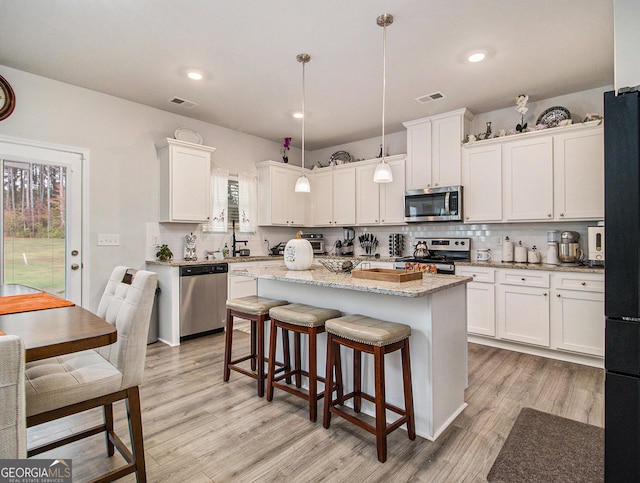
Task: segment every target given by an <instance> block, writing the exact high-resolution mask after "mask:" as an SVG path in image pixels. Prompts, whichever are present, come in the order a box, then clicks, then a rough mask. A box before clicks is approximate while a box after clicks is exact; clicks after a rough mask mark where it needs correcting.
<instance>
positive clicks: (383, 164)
mask: <svg viewBox="0 0 640 483" xmlns="http://www.w3.org/2000/svg"><path fill="white" fill-rule="evenodd" d="M376 23H377V24H378V25H379V26H380V27H382V144H381V148H382V152H381V154H382V159H381V160H380V164H378V166H376V170H375V171H374V173H373V181H374V182H375V183H391V182H392V181H393V173H392V172H391V166H389V164H388V163H387V161H386V160H385V159H384V156H385V144H384V111H385V101H386V89H387V26H389V25H391V24H392V23H393V15H390V14H388V13H385V14H383V15H380V16H379V17H378V18H377V19H376Z"/></svg>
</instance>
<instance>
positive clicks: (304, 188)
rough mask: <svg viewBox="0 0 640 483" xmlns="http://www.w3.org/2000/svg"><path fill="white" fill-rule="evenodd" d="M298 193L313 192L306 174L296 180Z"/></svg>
mask: <svg viewBox="0 0 640 483" xmlns="http://www.w3.org/2000/svg"><path fill="white" fill-rule="evenodd" d="M295 191H296V193H310V192H311V184H310V183H309V178H307V177H306V176H305V175H304V174H303V175H301V176H300V177H298V179H297V180H296V188H295Z"/></svg>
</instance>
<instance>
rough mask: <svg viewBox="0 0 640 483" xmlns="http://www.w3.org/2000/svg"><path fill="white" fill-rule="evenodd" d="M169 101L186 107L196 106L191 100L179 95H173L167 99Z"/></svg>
mask: <svg viewBox="0 0 640 483" xmlns="http://www.w3.org/2000/svg"><path fill="white" fill-rule="evenodd" d="M169 102H171V103H172V104H177V105H178V106H182V107H186V108H187V109H191V108H192V107H196V106H197V105H198V104H196V103H195V102H193V101H188V100H187V99H182V98H181V97H173V98H171V99H169Z"/></svg>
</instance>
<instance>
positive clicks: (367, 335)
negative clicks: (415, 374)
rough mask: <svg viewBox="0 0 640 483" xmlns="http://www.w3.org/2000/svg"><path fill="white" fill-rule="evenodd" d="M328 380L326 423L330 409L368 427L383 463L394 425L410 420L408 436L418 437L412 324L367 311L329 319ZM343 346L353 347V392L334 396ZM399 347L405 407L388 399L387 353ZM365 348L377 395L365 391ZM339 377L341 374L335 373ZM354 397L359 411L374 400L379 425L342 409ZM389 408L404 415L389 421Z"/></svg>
mask: <svg viewBox="0 0 640 483" xmlns="http://www.w3.org/2000/svg"><path fill="white" fill-rule="evenodd" d="M325 330H326V331H327V372H326V375H327V383H326V385H325V392H326V393H327V394H328V396H327V397H325V400H324V417H323V426H324V427H325V428H329V426H330V424H331V413H334V414H337V415H338V416H342V417H343V418H345V419H346V420H347V421H350V422H352V423H353V424H355V425H356V426H358V427H360V428H363V429H366V430H367V431H369V432H370V433H372V434H375V435H376V446H377V450H378V460H379V461H380V462H381V463H384V462H385V461H386V460H387V435H388V434H389V433H390V432H391V431H393V430H394V429H397V428H399V427H400V426H402V425H403V424H404V423H407V433H408V435H409V439H411V440H414V439H415V438H416V427H415V419H414V415H413V388H412V386H411V362H410V359H409V336H410V335H411V327H409V326H408V325H405V324H398V323H395V322H386V321H384V320H378V319H373V318H371V317H365V316H364V315H345V316H344V317H338V318H336V319H331V320H327V321H326V323H325ZM340 346H344V347H349V348H351V349H353V386H354V388H353V392H350V393H349V394H344V395H341V394H338V395H337V397H336V398H335V399H334V398H333V397H332V390H333V387H332V385H333V377H331V376H332V375H333V372H334V370H335V371H340V370H341V369H340V367H341V364H340ZM398 349H400V351H401V357H402V380H403V387H404V409H401V408H399V407H397V406H394V405H391V404H389V403H387V402H386V399H385V377H384V356H385V355H386V354H390V353H391V352H394V351H396V350H398ZM362 352H366V353H368V354H373V358H374V378H375V397H372V396H371V395H369V394H366V393H364V392H362V389H361V385H362V381H361V364H362V362H361V361H362ZM336 377H338V375H337V374H336ZM352 398H353V409H354V411H355V412H356V413H359V412H360V406H361V403H362V398H364V399H366V400H367V401H370V402H372V403H374V404H375V406H376V417H375V419H376V425H375V426H372V425H370V424H367V423H365V422H364V421H362V420H361V419H359V418H358V417H356V416H354V415H352V414H349V413H347V412H345V411H343V410H342V409H341V408H339V406H343V405H344V403H345V401H347V400H349V399H352ZM387 409H389V410H390V411H393V412H394V413H396V414H399V415H400V416H401V417H400V418H398V419H397V420H396V421H394V422H393V423H391V424H389V425H387V419H386V410H387Z"/></svg>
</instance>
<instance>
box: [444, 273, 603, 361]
mask: <svg viewBox="0 0 640 483" xmlns="http://www.w3.org/2000/svg"><path fill="white" fill-rule="evenodd" d="M456 275H460V276H467V277H473V281H472V282H469V283H468V284H467V329H468V333H469V334H470V335H476V336H482V338H483V339H481V340H487V342H488V341H489V340H490V339H494V340H496V341H503V342H507V343H514V344H513V345H512V346H511V345H510V346H509V348H513V349H514V350H517V347H518V345H519V344H527V345H531V346H535V347H539V348H545V349H547V350H548V349H551V350H552V351H555V352H551V351H549V354H557V355H558V358H560V359H562V358H563V356H561V355H560V354H561V353H565V354H567V356H566V357H568V354H569V353H573V354H575V355H578V356H590V357H597V358H602V357H603V356H604V321H605V317H604V275H603V274H600V273H591V272H586V273H579V272H554V271H544V270H516V269H502V268H491V267H479V266H477V265H471V266H460V265H456ZM522 347H523V351H524V352H526V349H525V348H524V347H525V346H522ZM567 360H570V359H567Z"/></svg>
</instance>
